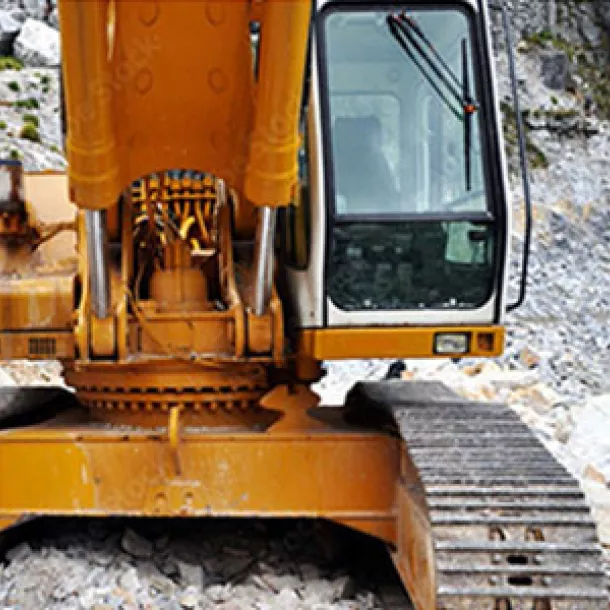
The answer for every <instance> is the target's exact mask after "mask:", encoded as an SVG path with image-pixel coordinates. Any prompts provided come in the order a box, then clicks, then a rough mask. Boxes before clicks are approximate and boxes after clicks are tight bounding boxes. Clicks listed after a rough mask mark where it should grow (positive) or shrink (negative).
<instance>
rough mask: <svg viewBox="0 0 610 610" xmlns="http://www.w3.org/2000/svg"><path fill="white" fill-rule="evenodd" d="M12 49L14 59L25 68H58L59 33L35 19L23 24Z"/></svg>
mask: <svg viewBox="0 0 610 610" xmlns="http://www.w3.org/2000/svg"><path fill="white" fill-rule="evenodd" d="M14 47H15V57H17V58H18V59H20V60H21V61H22V62H23V63H24V64H25V65H27V66H58V65H59V63H60V60H61V50H60V40H59V32H58V31H57V30H56V29H54V28H52V27H51V26H49V25H47V24H46V23H43V22H42V21H37V20H36V19H28V20H27V21H26V22H25V23H24V24H23V27H22V28H21V32H20V33H19V36H17V39H16V40H15V44H14Z"/></svg>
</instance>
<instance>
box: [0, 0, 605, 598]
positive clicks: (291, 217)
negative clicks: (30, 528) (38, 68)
mask: <svg viewBox="0 0 610 610" xmlns="http://www.w3.org/2000/svg"><path fill="white" fill-rule="evenodd" d="M59 17H60V29H61V38H62V53H63V64H62V71H63V78H62V81H63V99H64V124H65V145H66V151H67V157H68V162H69V168H68V171H67V173H65V174H53V173H39V174H24V173H23V171H22V167H21V165H20V163H19V162H15V161H6V162H2V163H0V217H1V218H0V358H1V359H3V360H9V359H23V358H28V359H56V360H59V361H61V363H62V364H63V367H64V372H65V378H66V382H67V384H68V385H69V387H70V388H71V390H66V389H64V390H60V389H45V388H31V389H24V390H19V391H11V392H5V393H4V394H2V395H0V527H1V528H3V529H6V528H11V527H16V526H18V525H19V524H20V523H21V522H23V521H25V520H28V519H30V518H32V517H34V516H43V515H44V516H49V517H53V516H74V517H79V516H81V517H82V516H88V517H105V516H110V515H112V516H127V517H279V518H282V517H291V518H292V517H304V518H322V519H327V520H330V521H333V522H335V523H339V524H342V525H344V526H347V527H349V528H352V529H354V530H357V531H359V532H363V533H365V534H368V535H370V536H373V537H375V538H377V539H379V540H381V541H382V542H384V543H385V544H386V545H387V548H388V551H389V553H390V554H391V557H392V559H393V561H394V565H395V566H396V570H397V572H398V573H399V575H400V578H401V580H402V582H403V584H404V586H405V588H406V590H407V591H408V593H409V596H410V598H411V600H412V603H413V605H414V607H415V608H416V610H434V609H437V610H440V609H444V610H462V609H466V608H481V609H488V608H489V609H492V610H526V609H527V610H597V609H599V610H602V609H603V610H606V608H607V604H608V601H607V592H606V589H605V581H604V574H603V571H602V569H601V563H600V561H601V551H600V546H599V544H598V542H597V534H596V530H595V524H594V522H593V520H592V517H591V515H590V512H589V508H588V506H587V504H586V502H585V499H584V496H583V494H582V492H581V490H580V489H579V486H578V483H577V482H576V481H575V480H574V479H573V477H572V476H571V475H570V474H569V473H568V472H567V471H566V470H565V469H564V468H563V467H562V466H560V465H559V464H558V463H557V462H556V461H555V459H554V458H553V457H552V456H551V455H550V454H549V452H548V451H547V450H546V449H545V448H544V446H543V445H542V444H541V443H540V441H539V440H538V439H537V438H536V437H535V435H533V433H532V432H530V431H529V430H528V428H527V427H526V426H525V425H524V424H523V423H521V421H520V420H519V418H518V417H517V416H516V415H515V414H514V413H513V412H512V411H511V410H510V409H509V408H508V407H506V406H504V405H499V404H487V403H478V402H470V401H465V400H463V399H460V398H459V397H457V396H456V395H455V394H453V393H452V392H450V391H449V390H447V389H446V388H445V387H444V386H441V385H437V384H431V383H423V382H405V381H384V382H375V383H371V382H366V383H364V382H363V383H358V384H356V385H355V386H354V388H353V389H352V390H351V391H350V392H349V394H348V396H347V399H346V401H345V404H343V405H321V404H320V399H319V397H318V396H317V395H316V394H315V393H313V392H312V391H311V389H310V386H311V385H312V384H313V383H315V382H316V381H318V380H319V379H320V378H321V376H322V374H323V372H322V371H323V369H322V363H323V362H324V361H328V360H339V359H348V358H462V357H480V358H490V357H494V356H498V355H499V354H501V353H502V350H503V346H504V326H503V324H504V319H505V314H506V311H507V309H509V308H511V307H514V306H516V305H518V304H519V302H521V301H522V300H523V297H524V289H525V280H526V273H525V270H524V272H523V277H522V286H521V294H520V297H519V299H518V302H517V303H516V304H514V303H513V304H511V303H509V302H508V297H507V283H508V281H507V277H508V276H507V272H508V269H509V267H510V249H509V246H510V227H511V222H510V218H511V206H510V201H509V193H508V188H507V181H506V168H505V164H504V158H503V152H502V151H503V143H502V139H501V133H502V131H501V125H500V120H499V111H498V100H497V97H496V90H495V80H494V72H493V67H492V52H491V43H490V29H489V16H488V8H487V3H486V2H485V1H483V0H452V1H449V2H442V3H430V2H425V1H422V0H413V1H411V2H405V3H396V2H387V3H384V2H374V3H367V2H358V3H352V2H343V1H339V0H335V1H326V0H318V1H317V2H316V3H313V6H312V2H311V1H310V0H290V1H281V0H278V1H276V0H259V1H256V2H252V1H250V0H235V1H233V2H208V1H205V0H203V1H201V2H189V1H174V0H172V1H171V2H170V1H161V2H144V1H133V0H129V1H128V0H91V1H88V2H73V1H70V0H59ZM517 114H518V113H517ZM526 237H527V239H528V240H529V235H528V236H526ZM526 262H527V261H526V260H525V261H524V263H526ZM16 465H18V468H16ZM30 481H43V482H44V484H42V485H31V484H29V483H28V482H30Z"/></svg>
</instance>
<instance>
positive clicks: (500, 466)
mask: <svg viewBox="0 0 610 610" xmlns="http://www.w3.org/2000/svg"><path fill="white" fill-rule="evenodd" d="M348 406H351V407H354V408H355V409H356V411H359V412H360V413H365V412H366V411H369V412H370V411H371V409H372V410H373V411H377V412H378V413H379V412H380V411H381V412H384V413H385V414H386V415H389V416H390V417H391V418H392V420H393V422H394V424H395V425H396V427H397V428H398V431H399V432H400V435H401V437H402V438H403V440H404V441H405V443H406V445H407V448H408V454H409V457H410V459H411V461H412V463H413V465H414V466H415V468H416V469H417V472H418V474H419V478H420V480H421V483H422V485H423V487H424V490H425V496H426V504H427V508H428V516H429V524H430V529H431V533H432V537H433V544H434V549H435V561H436V580H437V608H438V610H441V609H442V610H466V609H475V608H476V609H479V608H480V609H489V610H608V592H607V588H606V578H605V574H604V572H603V569H602V560H601V548H600V546H599V544H598V541H597V532H596V526H595V522H594V521H593V519H592V517H591V514H590V511H589V508H588V505H587V503H586V500H585V497H584V495H583V493H582V492H581V490H580V488H579V485H578V482H577V481H576V480H575V479H574V478H573V477H572V476H571V475H570V474H569V473H568V471H567V470H566V469H565V468H564V467H563V466H561V465H560V464H559V463H558V462H557V461H556V460H555V458H554V457H553V456H552V455H551V454H550V453H549V452H548V451H547V450H546V448H545V447H544V445H543V444H542V443H541V442H540V441H539V440H538V439H537V438H536V436H535V435H534V434H533V433H532V431H531V430H529V428H528V427H527V426H526V425H525V424H524V423H522V422H521V420H520V419H519V417H518V415H517V414H516V413H514V412H513V411H512V410H510V409H509V408H508V407H506V406H504V405H500V404H489V403H479V402H470V401H467V400H464V399H462V398H460V397H459V396H457V395H455V394H454V393H453V392H451V391H450V390H447V389H446V388H445V387H444V386H442V385H440V384H436V383H426V382H415V383H405V382H401V381H387V382H377V383H361V384H357V385H356V386H355V387H354V388H353V389H352V391H351V392H350V395H349V396H348Z"/></svg>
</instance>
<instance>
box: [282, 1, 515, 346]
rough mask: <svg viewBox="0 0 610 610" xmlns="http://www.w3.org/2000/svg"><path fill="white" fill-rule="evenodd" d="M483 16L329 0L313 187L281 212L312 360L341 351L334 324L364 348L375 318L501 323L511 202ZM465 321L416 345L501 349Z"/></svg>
mask: <svg viewBox="0 0 610 610" xmlns="http://www.w3.org/2000/svg"><path fill="white" fill-rule="evenodd" d="M486 19H487V16H486V7H485V6H484V3H479V2H455V3H445V4H443V5H442V6H432V5H430V4H429V3H425V2H422V3H417V2H413V3H406V4H405V5H404V6H400V5H396V4H394V3H391V4H388V5H387V6H382V5H377V4H375V5H367V4H364V3H358V4H352V3H341V2H332V3H322V6H321V7H320V11H319V14H318V15H317V17H316V23H315V29H314V40H315V48H314V53H313V59H312V68H311V69H312V72H311V77H310V96H309V104H308V114H307V121H306V125H305V130H306V131H307V137H306V138H305V140H306V142H307V154H306V155H305V157H306V158H307V159H308V160H309V161H308V162H309V167H308V172H309V173H308V179H309V188H308V192H307V196H306V197H303V198H301V199H300V200H299V202H298V206H299V207H300V208H304V209H299V210H297V209H296V208H295V207H294V206H293V207H292V208H288V210H287V211H286V215H287V217H288V218H287V221H286V223H285V227H286V228H285V230H286V231H287V232H288V233H289V235H288V236H287V238H286V240H285V243H286V244H288V248H293V249H297V248H298V253H297V254H298V255H295V252H288V256H287V260H288V268H289V271H288V275H289V278H290V283H291V288H292V294H293V295H295V297H296V298H295V299H294V303H293V311H294V313H295V317H296V323H297V324H298V325H300V326H301V327H302V328H303V329H306V333H305V334H306V336H308V337H309V339H310V340H311V343H312V344H313V345H315V347H313V348H312V349H313V351H314V353H315V354H316V355H317V356H323V357H328V358H332V357H333V356H336V355H337V354H336V353H334V352H336V349H333V348H332V346H329V347H330V349H329V353H328V354H326V353H325V349H324V348H322V344H323V343H325V339H324V337H325V336H331V335H329V334H328V333H329V331H331V332H332V331H334V332H333V334H332V336H333V337H334V338H335V339H337V337H341V339H340V341H343V342H344V341H349V342H350V347H349V350H350V352H351V354H352V355H354V356H356V355H359V356H360V355H361V356H365V355H370V352H369V351H368V350H371V349H372V350H373V351H375V347H374V346H373V345H374V342H375V332H376V331H375V330H372V329H377V331H378V332H383V330H382V329H384V328H385V329H388V328H395V329H399V328H400V329H405V328H406V327H411V328H413V327H416V326H419V327H421V326H428V325H437V326H447V327H449V326H471V327H476V326H479V325H482V326H487V327H494V326H496V325H500V324H501V322H502V319H503V314H504V310H505V307H506V300H505V281H504V280H505V273H506V268H507V261H508V258H509V243H508V241H509V240H508V239H507V237H506V236H507V227H508V226H510V209H509V205H508V194H507V189H506V178H505V174H504V164H503V158H502V154H503V152H502V148H501V140H500V137H499V133H500V128H499V123H498V112H497V106H496V99H495V90H494V87H493V86H490V84H491V83H493V82H494V81H493V68H492V65H491V57H492V56H491V51H490V46H489V44H490V43H489V39H488V34H487V28H486ZM365 328H368V329H369V331H367V332H366V333H364V334H363V333H362V332H360V331H362V330H363V329H365ZM347 329H355V330H347ZM460 333H461V331H459V330H457V331H456V332H455V333H452V334H451V336H449V337H448V338H447V339H443V337H442V336H441V337H440V338H438V339H435V338H434V337H430V338H429V339H430V340H428V341H427V343H428V346H427V347H428V349H427V350H426V353H413V355H418V356H419V355H425V356H432V355H435V354H438V355H441V354H443V353H444V354H445V355H451V356H456V355H460V354H467V353H470V352H471V351H475V352H476V351H478V350H479V348H480V349H481V352H487V354H488V355H492V354H496V353H499V352H500V351H501V349H502V343H503V340H502V336H501V333H498V334H495V331H494V330H492V331H491V334H490V332H489V329H488V332H485V333H483V335H484V336H482V337H481V338H480V339H479V338H477V337H478V334H477V333H476V331H475V332H474V333H473V332H469V331H466V332H462V333H461V334H460ZM364 336H368V337H369V338H370V340H369V341H366V342H362V341H361V339H362V338H363V337H364ZM396 336H397V338H398V337H400V332H398V333H397V335H396ZM352 339H353V340H352ZM406 341H408V340H406ZM435 342H436V343H435ZM399 343H400V341H398V342H397V343H395V345H398V344H399ZM405 347H407V346H406V344H402V345H400V348H399V349H398V350H397V351H401V350H404V349H405ZM408 349H409V348H408V347H407V350H408ZM411 349H412V350H414V351H417V350H416V348H415V347H414V342H411ZM352 350H353V351H352ZM380 351H382V350H380ZM388 352H389V350H387V349H386V353H385V354H381V353H380V354H379V355H398V353H397V352H396V354H390V353H388ZM401 353H402V354H404V351H401Z"/></svg>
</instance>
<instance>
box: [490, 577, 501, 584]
mask: <svg viewBox="0 0 610 610" xmlns="http://www.w3.org/2000/svg"><path fill="white" fill-rule="evenodd" d="M499 582H500V579H499V578H498V577H497V576H490V577H489V584H490V585H497V584H498V583H499Z"/></svg>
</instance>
